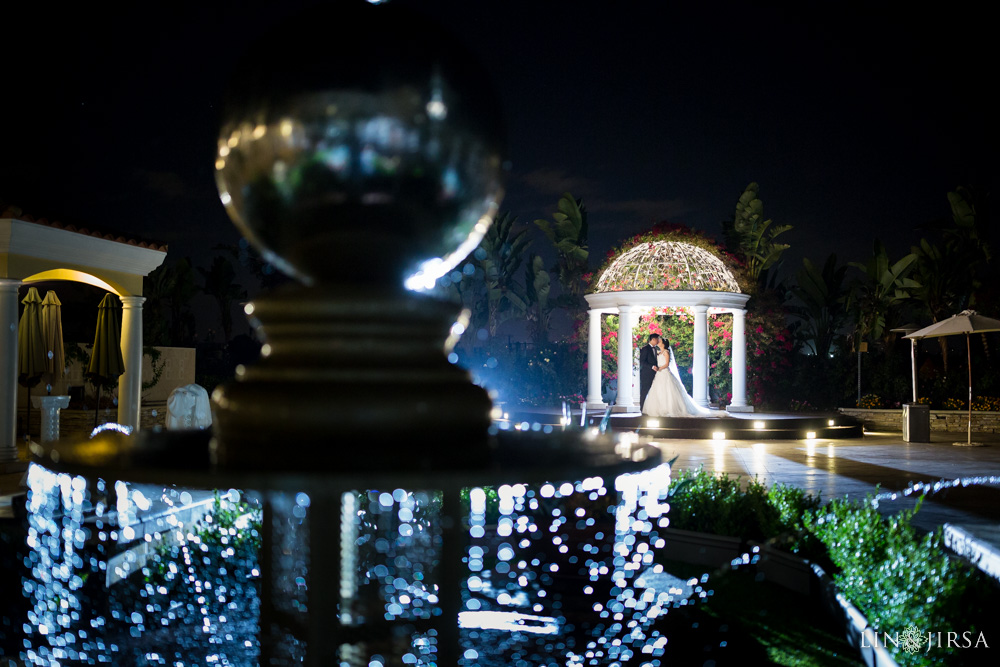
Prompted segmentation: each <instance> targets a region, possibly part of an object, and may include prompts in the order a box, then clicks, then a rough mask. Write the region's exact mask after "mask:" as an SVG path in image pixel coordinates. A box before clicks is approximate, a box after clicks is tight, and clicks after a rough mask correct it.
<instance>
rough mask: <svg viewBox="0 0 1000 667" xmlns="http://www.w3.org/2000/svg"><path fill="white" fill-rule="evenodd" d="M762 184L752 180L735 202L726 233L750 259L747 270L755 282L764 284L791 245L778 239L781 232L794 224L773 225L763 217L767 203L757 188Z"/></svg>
mask: <svg viewBox="0 0 1000 667" xmlns="http://www.w3.org/2000/svg"><path fill="white" fill-rule="evenodd" d="M759 191H760V186H759V185H757V183H751V184H750V185H748V186H747V187H746V190H744V191H743V194H742V195H740V198H739V200H738V201H737V202H736V213H735V215H734V216H733V219H732V220H731V221H730V222H728V223H725V224H726V226H727V227H728V229H726V230H725V232H726V236H727V238H728V239H729V242H730V243H731V244H732V245H735V246H736V248H737V249H738V250H739V252H740V254H742V255H743V259H744V260H745V261H746V263H747V273H748V274H749V277H750V280H751V282H752V284H753V285H755V286H758V287H759V286H761V285H762V284H763V283H764V282H766V280H767V271H768V269H770V268H771V267H773V266H774V265H775V264H777V263H778V262H779V261H780V259H781V254H782V253H783V252H785V250H787V249H788V248H789V246H788V244H787V243H778V242H776V241H775V239H776V238H778V236H780V235H781V234H784V233H785V232H787V231H788V230H790V229H792V226H791V225H774V221H773V220H765V219H764V203H763V202H762V201H761V200H760V197H759V196H758V192H759Z"/></svg>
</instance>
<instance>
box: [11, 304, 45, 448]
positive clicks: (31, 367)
mask: <svg viewBox="0 0 1000 667" xmlns="http://www.w3.org/2000/svg"><path fill="white" fill-rule="evenodd" d="M21 303H23V304H24V312H22V313H21V320H20V321H19V322H18V324H17V366H18V374H17V381H18V382H19V383H20V384H21V386H23V387H25V388H27V390H28V423H27V426H26V427H25V429H24V431H25V434H26V435H27V436H28V437H29V438H30V437H31V388H32V387H34V386H35V385H36V384H38V382H39V381H40V380H41V379H42V373H44V372H45V361H46V358H45V357H46V348H45V340H44V338H43V336H42V309H41V306H42V298H41V297H40V296H38V290H37V289H35V288H34V287H29V288H28V293H27V295H25V297H24V298H23V299H21Z"/></svg>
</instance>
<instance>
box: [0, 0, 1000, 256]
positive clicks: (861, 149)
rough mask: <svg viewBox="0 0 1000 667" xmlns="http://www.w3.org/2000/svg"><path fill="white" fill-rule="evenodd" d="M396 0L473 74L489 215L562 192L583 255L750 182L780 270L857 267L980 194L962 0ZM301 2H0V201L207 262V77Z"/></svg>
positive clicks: (988, 75) (980, 158)
mask: <svg viewBox="0 0 1000 667" xmlns="http://www.w3.org/2000/svg"><path fill="white" fill-rule="evenodd" d="M394 2H398V3H400V4H405V5H409V6H412V7H416V8H418V9H419V10H421V11H426V12H427V13H428V14H430V15H431V16H433V17H435V18H437V19H438V20H440V21H441V22H443V23H444V24H445V25H446V26H447V27H449V28H451V29H452V30H453V31H454V32H456V33H458V34H459V35H460V36H461V37H462V39H463V40H464V41H465V42H466V43H467V44H468V45H469V46H470V47H471V48H472V49H473V50H474V51H475V52H476V53H478V54H479V56H480V57H481V59H482V60H483V62H484V64H485V65H486V67H487V69H488V70H489V71H490V73H491V74H492V76H493V77H494V79H495V82H496V86H497V88H498V91H499V94H500V97H501V99H502V101H503V104H504V108H505V114H506V118H507V123H508V136H509V159H510V162H511V165H512V168H511V176H510V182H509V187H508V197H507V199H506V201H505V208H509V209H510V210H511V211H512V212H514V213H516V214H517V215H519V216H520V219H521V220H522V221H530V220H532V219H534V218H536V217H541V216H544V215H547V214H548V213H549V212H550V211H551V210H553V208H554V205H555V201H556V200H557V199H558V197H559V195H560V194H561V193H562V192H563V191H564V190H570V191H571V192H573V194H574V195H576V196H578V197H582V198H583V199H584V200H585V202H586V203H587V204H588V207H589V208H590V211H591V217H590V220H591V229H592V232H591V246H592V250H593V252H594V254H595V255H597V256H598V257H599V258H603V255H604V253H605V252H606V250H607V249H608V247H609V246H610V245H611V244H612V243H614V242H615V241H617V240H618V239H620V238H621V237H623V236H626V235H629V234H631V233H634V232H636V231H640V230H642V229H643V228H645V227H648V226H649V225H651V224H652V223H654V222H656V221H659V220H664V219H666V220H670V221H672V222H682V223H686V224H689V225H691V226H694V227H697V228H701V229H704V230H706V231H708V232H710V233H713V234H715V233H718V231H719V229H720V227H719V221H720V220H722V219H723V218H726V217H728V216H729V215H730V214H731V212H732V209H733V206H734V204H735V201H736V198H737V197H738V196H739V194H740V192H741V191H742V190H743V188H744V187H745V186H746V184H747V183H749V182H750V181H758V182H759V183H760V184H761V198H762V199H763V201H764V204H765V213H766V214H767V215H768V216H769V217H773V218H774V219H775V220H776V221H777V222H780V223H787V224H792V225H794V226H795V229H794V230H793V231H791V232H789V233H788V234H786V236H785V237H784V238H785V240H787V242H788V243H791V244H792V246H793V249H792V251H791V253H790V254H791V260H792V261H793V262H794V263H795V264H798V262H799V261H800V258H801V256H803V255H808V256H811V257H814V258H817V259H821V258H823V257H825V255H826V254H827V253H829V252H831V251H835V252H837V253H838V254H840V256H841V257H842V258H843V259H862V258H863V257H864V255H865V254H866V253H867V252H868V251H869V249H870V247H871V243H872V240H873V239H874V238H875V237H876V236H879V237H882V238H883V240H885V241H886V242H887V244H889V245H890V247H891V248H894V249H896V250H897V251H901V250H903V249H905V248H907V247H908V246H909V245H910V244H911V243H915V242H916V241H917V239H918V238H919V236H918V234H917V233H916V232H914V231H912V228H913V227H914V226H917V225H919V224H922V223H925V222H927V221H929V220H932V219H934V218H937V217H941V216H944V215H947V214H948V211H949V209H948V205H947V200H946V193H947V192H948V191H949V190H951V189H954V188H955V186H957V185H959V184H965V183H971V184H979V185H980V186H982V187H984V188H987V189H991V190H995V185H996V155H997V141H996V138H997V137H996V131H995V122H996V121H995V115H996V114H995V112H993V111H991V109H992V108H993V107H992V106H991V105H988V104H987V97H988V96H989V95H992V93H994V92H995V88H996V80H995V73H996V68H995V61H994V60H993V59H992V58H991V57H990V43H991V40H992V36H991V34H990V32H989V31H990V29H991V28H990V26H991V25H992V20H991V18H990V17H989V16H988V15H987V14H985V13H982V12H983V11H985V10H979V9H976V8H975V7H977V6H978V5H979V4H982V3H976V4H973V3H970V4H964V3H961V2H949V3H934V4H931V5H916V4H913V3H894V4H893V5H889V4H886V3H876V2H867V3H858V4H854V3H832V2H825V3H815V2H811V3H810V2H805V3H804V2H795V3H787V4H781V3H767V4H763V5H753V4H751V3H746V2H719V3H700V2H699V3H692V2H673V1H668V0H656V1H648V2H585V1H576V2H570V1H567V0H532V1H530V2H528V1H522V0H466V1H464V2H459V1H457V0H447V1H445V0H441V1H437V0H419V1H418V0H394ZM311 4H315V3H310V2H304V1H298V2H295V1H285V2H266V1H263V0H247V1H243V2H234V1H230V2H216V3H212V2H187V1H183V0H182V1H177V0H175V1H172V2H161V1H159V0H146V1H144V2H141V3H139V2H130V3H122V4H121V5H118V6H111V5H107V6H105V3H72V4H68V5H62V4H60V5H58V6H57V5H56V4H54V3H35V4H34V5H33V6H32V7H31V8H20V9H12V8H11V5H12V3H6V4H5V5H4V9H2V10H0V15H2V20H0V23H2V24H3V25H4V31H3V32H4V56H3V58H2V60H0V81H2V85H3V103H2V105H0V155H2V160H0V199H2V200H4V201H6V202H8V203H13V204H17V205H19V206H20V207H22V208H23V209H24V210H25V211H27V212H30V213H32V214H33V215H35V216H36V217H40V216H45V217H48V218H50V219H52V218H56V219H61V220H62V221H64V222H67V223H74V224H76V225H78V226H82V225H87V226H90V227H94V228H98V229H107V230H109V231H111V230H113V231H121V232H125V233H128V234H131V235H133V236H137V237H141V238H151V239H155V240H158V241H162V242H166V243H169V244H170V249H171V254H172V255H175V256H183V255H192V256H194V257H195V259H196V261H200V262H203V263H205V262H207V258H208V256H209V254H210V253H209V252H208V249H209V248H211V246H213V245H215V244H216V243H232V242H234V241H235V240H236V239H237V238H238V236H237V234H236V232H235V229H234V228H233V227H232V226H231V225H230V224H229V222H228V218H227V217H226V215H225V213H224V211H223V209H222V206H221V205H220V203H219V201H218V196H217V193H216V191H215V186H214V181H213V175H212V172H213V168H212V164H213V155H214V149H215V136H216V135H215V132H216V127H217V125H218V115H217V114H218V112H219V107H220V102H221V99H222V95H223V91H224V88H225V84H226V76H227V73H228V72H229V71H230V69H231V68H232V67H233V65H234V64H235V62H236V59H237V57H238V56H239V55H240V53H241V50H242V49H243V48H244V47H245V46H246V45H247V43H248V42H249V41H250V40H251V39H254V38H256V37H259V36H260V35H262V34H263V33H265V32H266V31H267V29H268V27H269V26H271V25H273V23H274V22H276V21H277V20H279V19H282V18H285V17H287V16H289V15H290V14H292V13H294V12H295V11H296V10H298V9H300V8H302V7H306V6H309V5H311ZM918 6H919V7H929V10H924V11H923V13H921V12H918V9H917V7H918ZM350 38H351V35H350V34H338V33H336V32H333V31H332V32H331V35H330V39H331V40H334V39H350ZM990 63H993V65H992V66H991V64H990ZM988 123H991V125H988Z"/></svg>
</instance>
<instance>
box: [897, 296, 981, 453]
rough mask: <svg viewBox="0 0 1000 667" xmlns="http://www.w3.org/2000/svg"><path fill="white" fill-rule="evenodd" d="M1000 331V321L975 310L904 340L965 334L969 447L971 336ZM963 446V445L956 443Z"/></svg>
mask: <svg viewBox="0 0 1000 667" xmlns="http://www.w3.org/2000/svg"><path fill="white" fill-rule="evenodd" d="M990 331H1000V320H995V319H993V318H992V317H984V316H982V315H980V314H978V313H977V312H976V311H974V310H963V311H962V312H960V313H959V314H958V315H952V316H951V317H949V318H948V319H946V320H941V321H940V322H936V323H934V324H932V325H930V326H929V327H924V328H923V329H919V330H917V331H914V332H913V333H911V334H908V335H906V336H903V337H904V338H909V339H914V340H921V339H924V338H939V337H941V336H958V335H961V334H965V349H966V353H967V354H968V358H969V428H968V439H967V441H966V444H967V445H971V444H972V344H971V343H970V342H969V336H970V335H971V334H974V333H988V332H990ZM955 444H961V443H955Z"/></svg>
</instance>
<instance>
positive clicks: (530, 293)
mask: <svg viewBox="0 0 1000 667" xmlns="http://www.w3.org/2000/svg"><path fill="white" fill-rule="evenodd" d="M524 291H525V296H526V297H527V301H528V322H529V326H530V328H531V338H532V340H534V342H535V344H536V345H544V344H545V343H547V342H549V340H548V339H549V321H550V318H551V316H552V305H551V304H550V303H549V294H550V292H551V291H552V278H551V276H550V275H549V272H548V271H546V270H545V261H544V260H543V259H542V258H541V257H539V256H538V255H535V254H532V255H531V259H530V261H529V262H528V263H527V264H526V265H525V277H524Z"/></svg>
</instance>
